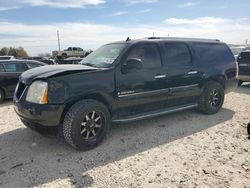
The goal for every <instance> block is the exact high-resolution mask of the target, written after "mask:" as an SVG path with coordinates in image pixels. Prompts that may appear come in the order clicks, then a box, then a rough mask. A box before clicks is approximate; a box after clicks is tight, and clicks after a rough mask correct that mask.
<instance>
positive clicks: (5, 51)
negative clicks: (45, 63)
mask: <svg viewBox="0 0 250 188" xmlns="http://www.w3.org/2000/svg"><path fill="white" fill-rule="evenodd" d="M4 55H8V56H14V57H28V53H27V52H26V50H25V49H24V48H23V47H17V48H16V47H3V48H1V50H0V56H4Z"/></svg>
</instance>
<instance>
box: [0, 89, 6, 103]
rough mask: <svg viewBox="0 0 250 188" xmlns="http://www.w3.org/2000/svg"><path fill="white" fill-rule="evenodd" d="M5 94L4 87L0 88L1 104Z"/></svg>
mask: <svg viewBox="0 0 250 188" xmlns="http://www.w3.org/2000/svg"><path fill="white" fill-rule="evenodd" d="M4 98H5V94H4V92H3V90H2V89H0V104H1V103H2V102H3V101H4Z"/></svg>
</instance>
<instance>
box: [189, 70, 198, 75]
mask: <svg viewBox="0 0 250 188" xmlns="http://www.w3.org/2000/svg"><path fill="white" fill-rule="evenodd" d="M197 73H198V71H190V72H188V75H192V74H197Z"/></svg>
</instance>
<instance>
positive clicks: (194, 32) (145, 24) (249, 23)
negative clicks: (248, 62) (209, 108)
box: [0, 0, 250, 55]
mask: <svg viewBox="0 0 250 188" xmlns="http://www.w3.org/2000/svg"><path fill="white" fill-rule="evenodd" d="M249 10H250V1H249V0H237V1H235V0H225V1H218V0H209V1H205V0H197V1H196V0H194V1H188V0H187V1H186V0H175V1H169V0H8V1H7V0H6V1H5V0H0V47H2V46H23V47H24V48H25V49H26V50H27V51H28V53H29V54H30V55H37V54H38V53H45V52H49V53H51V51H52V50H56V49H57V36H56V32H57V30H59V31H60V37H61V45H62V48H66V47H68V46H79V47H82V48H84V49H96V48H97V47H99V46H100V45H102V44H105V43H107V42H113V41H117V40H125V39H126V38H127V37H128V36H129V37H130V38H132V39H134V38H144V37H150V36H152V35H153V33H154V35H155V36H165V37H166V36H168V35H169V36H170V37H196V38H197V37H198V38H214V39H220V40H222V41H225V42H227V43H235V44H240V43H241V44H242V43H245V40H246V39H250V14H249Z"/></svg>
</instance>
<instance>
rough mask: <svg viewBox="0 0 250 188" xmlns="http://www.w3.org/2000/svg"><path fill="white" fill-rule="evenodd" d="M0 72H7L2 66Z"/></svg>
mask: <svg viewBox="0 0 250 188" xmlns="http://www.w3.org/2000/svg"><path fill="white" fill-rule="evenodd" d="M0 72H5V70H4V68H3V65H1V64H0Z"/></svg>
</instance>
